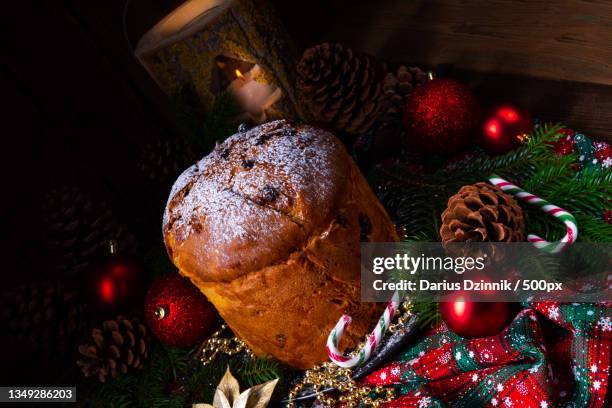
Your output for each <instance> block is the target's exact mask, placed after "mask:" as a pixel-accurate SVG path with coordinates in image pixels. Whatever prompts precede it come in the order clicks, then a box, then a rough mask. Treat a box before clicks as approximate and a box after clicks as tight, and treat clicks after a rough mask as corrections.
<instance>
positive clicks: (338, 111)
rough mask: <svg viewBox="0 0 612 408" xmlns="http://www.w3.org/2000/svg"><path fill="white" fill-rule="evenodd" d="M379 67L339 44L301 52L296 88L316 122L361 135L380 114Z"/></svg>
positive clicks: (369, 58) (380, 68)
mask: <svg viewBox="0 0 612 408" xmlns="http://www.w3.org/2000/svg"><path fill="white" fill-rule="evenodd" d="M382 72H383V66H382V64H378V63H377V62H376V60H375V59H374V58H373V57H371V56H368V55H365V54H358V53H354V52H353V51H352V50H351V49H350V48H347V47H344V46H342V45H341V44H328V43H324V44H320V45H317V46H315V47H312V48H309V49H307V50H306V51H304V54H303V55H302V59H301V60H300V62H299V64H298V66H297V73H298V87H299V89H300V91H301V92H302V94H303V95H304V97H305V98H306V102H307V104H308V106H309V109H310V112H311V114H312V115H313V117H314V119H315V120H316V121H318V122H322V123H324V124H328V125H330V126H331V127H333V128H334V129H337V130H341V131H345V132H347V133H354V134H359V133H364V132H366V131H368V130H369V129H370V127H371V126H372V124H373V123H374V121H375V120H376V119H377V118H378V115H379V114H380V112H381V104H380V100H381V98H382V95H383V93H382Z"/></svg>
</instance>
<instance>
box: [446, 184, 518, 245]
mask: <svg viewBox="0 0 612 408" xmlns="http://www.w3.org/2000/svg"><path fill="white" fill-rule="evenodd" d="M440 237H441V238H442V242H444V243H446V242H519V241H523V240H524V238H525V219H524V216H523V210H522V208H521V207H520V206H519V205H518V204H517V202H516V201H515V200H514V198H512V196H511V195H509V194H506V193H504V192H503V191H501V190H500V189H499V188H497V187H495V186H493V185H490V184H487V183H476V184H474V185H470V186H463V187H461V189H460V190H459V192H458V193H457V194H455V195H454V196H452V197H451V198H450V199H449V200H448V207H447V208H446V210H444V212H443V213H442V226H441V227H440Z"/></svg>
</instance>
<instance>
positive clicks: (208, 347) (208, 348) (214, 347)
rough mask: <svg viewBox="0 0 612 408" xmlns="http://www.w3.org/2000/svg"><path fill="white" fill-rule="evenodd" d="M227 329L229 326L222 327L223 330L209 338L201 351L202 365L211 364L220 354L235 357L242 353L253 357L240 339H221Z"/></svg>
mask: <svg viewBox="0 0 612 408" xmlns="http://www.w3.org/2000/svg"><path fill="white" fill-rule="evenodd" d="M226 329H227V325H225V324H223V325H221V328H219V330H217V331H216V332H214V333H213V334H212V336H210V337H209V338H208V340H206V341H205V342H204V344H203V345H202V348H201V349H200V361H201V362H202V365H207V364H210V363H211V362H213V361H214V360H215V358H217V356H218V355H219V354H227V355H230V356H231V355H234V354H238V353H240V352H242V351H244V352H246V353H247V354H248V355H249V357H252V356H253V352H252V351H251V350H250V349H249V347H248V346H247V345H246V343H245V342H244V341H242V340H240V339H239V338H238V337H221V334H222V333H223V332H224V331H225V330H226Z"/></svg>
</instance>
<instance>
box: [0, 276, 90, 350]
mask: <svg viewBox="0 0 612 408" xmlns="http://www.w3.org/2000/svg"><path fill="white" fill-rule="evenodd" d="M88 322H89V319H88V313H87V312H86V310H85V307H84V306H83V303H82V299H81V298H80V296H79V293H78V291H77V290H76V289H75V288H68V287H66V285H65V284H64V283H61V282H46V281H40V282H35V283H31V284H27V285H22V286H18V287H16V288H13V289H10V290H7V291H5V292H3V293H2V295H1V296H0V324H1V327H2V330H1V334H2V335H3V336H4V337H5V338H6V339H7V340H8V341H9V343H10V344H14V345H18V346H21V347H25V348H26V349H27V350H28V351H29V352H32V353H42V354H49V355H53V356H54V355H59V356H64V355H66V354H67V353H68V352H70V351H71V350H74V346H75V344H76V341H77V338H78V337H79V336H80V335H82V334H83V333H84V332H85V330H86V328H87V325H88Z"/></svg>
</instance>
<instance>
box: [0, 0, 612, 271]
mask: <svg viewBox="0 0 612 408" xmlns="http://www.w3.org/2000/svg"><path fill="white" fill-rule="evenodd" d="M274 3H275V4H276V6H277V8H278V10H279V13H280V15H281V16H282V18H283V20H284V22H285V24H286V27H287V29H288V31H289V33H290V34H291V35H292V36H293V37H294V39H295V40H296V42H297V43H298V45H299V46H300V47H301V48H304V47H307V46H309V45H312V44H315V43H317V42H320V41H341V42H344V43H345V44H347V45H349V46H351V47H354V48H356V49H360V50H363V51H367V52H371V53H373V54H375V55H377V56H379V57H381V58H385V59H388V60H393V61H402V62H410V63H415V64H422V65H424V66H435V65H437V64H453V74H454V75H456V76H458V77H461V78H463V79H464V80H466V81H467V82H469V83H470V84H471V85H472V86H474V88H475V89H476V91H477V93H478V94H479V95H480V96H481V98H482V99H483V101H484V102H485V103H490V102H495V101H512V102H515V103H518V104H520V105H522V106H524V107H526V108H528V109H530V110H531V111H532V112H533V114H534V115H536V116H539V117H541V118H543V119H547V120H563V121H564V122H566V123H567V124H569V125H571V126H574V127H576V128H578V129H581V130H584V131H585V132H588V133H589V134H590V135H592V136H593V137H597V138H601V139H606V140H612V131H610V129H612V123H611V120H610V119H611V118H612V69H611V68H612V2H611V1H596V0H592V1H556V0H550V1H541V0H532V1H519V0H516V1H501V0H497V1H491V0H479V1H467V0H463V1H461V0H447V1H432V0H420V1H401V0H388V1H384V0H380V1H362V0H327V1H323V0H312V1H305V2H295V1H283V0H275V1H274ZM177 4H180V1H176V0H166V1H164V0H131V1H130V2H129V3H127V5H126V0H105V1H88V0H64V1H43V0H38V1H27V0H25V1H19V2H11V4H10V6H7V5H4V6H3V7H4V9H3V17H4V18H3V24H2V52H1V66H2V69H1V71H0V73H1V75H0V84H1V87H2V95H3V99H4V104H3V106H4V107H3V109H2V112H3V115H2V122H3V129H4V131H3V135H2V139H3V149H2V152H3V154H2V160H0V163H1V164H0V166H1V167H0V173H1V174H2V191H3V194H2V200H0V202H1V203H2V204H1V208H0V212H1V214H2V225H1V230H0V259H2V263H3V265H4V268H3V269H4V271H3V273H2V278H1V279H2V282H7V281H13V280H17V279H25V278H27V277H28V276H31V275H35V274H39V273H41V272H40V271H42V270H44V268H45V265H44V258H43V257H41V253H42V244H41V242H42V241H41V236H40V235H41V234H40V220H39V218H40V212H39V208H40V205H41V200H42V197H43V196H44V193H45V192H46V191H47V190H48V189H49V188H50V187H52V186H56V185H62V184H71V183H77V184H81V185H86V186H88V188H90V189H91V190H92V191H94V192H95V193H96V194H97V195H98V196H99V197H101V198H104V199H105V200H107V201H109V202H110V203H111V205H112V206H113V208H114V210H115V211H116V212H117V214H118V215H119V217H121V218H123V219H124V220H126V221H129V220H130V219H131V218H132V217H134V216H135V215H137V214H139V212H140V211H142V208H143V207H144V206H146V205H147V204H148V203H147V202H146V200H147V196H146V195H143V194H142V191H143V190H142V186H143V183H144V180H143V177H142V175H141V174H140V173H139V171H138V169H137V161H138V158H139V156H140V152H141V149H142V147H143V146H144V145H145V144H146V143H148V142H150V141H153V140H159V139H166V138H169V137H173V136H174V135H176V134H180V132H181V131H180V129H179V127H178V126H177V124H176V120H175V118H174V116H173V114H172V110H171V108H170V103H169V101H168V100H167V98H166V97H165V95H163V93H162V92H161V91H160V90H159V89H158V88H157V86H156V85H155V83H154V82H153V81H152V80H151V79H150V78H149V76H148V75H147V73H146V72H145V70H144V69H143V68H142V67H141V66H140V64H139V63H138V62H137V61H136V59H135V58H134V57H133V55H132V52H131V47H132V46H133V44H135V43H136V42H137V40H138V38H139V37H140V36H141V35H142V34H143V33H144V32H145V31H146V30H147V29H148V28H150V27H151V26H152V25H153V24H154V23H155V22H156V21H158V20H159V19H160V18H161V17H163V16H164V15H165V14H166V13H167V12H168V11H169V10H172V9H173V8H174V7H176V5H177ZM124 17H125V18H124ZM124 21H126V22H127V24H124Z"/></svg>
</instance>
